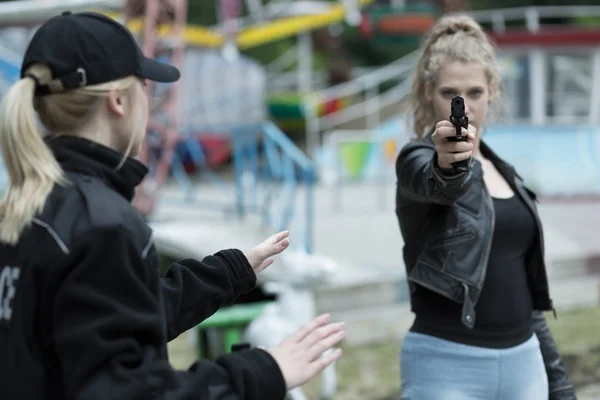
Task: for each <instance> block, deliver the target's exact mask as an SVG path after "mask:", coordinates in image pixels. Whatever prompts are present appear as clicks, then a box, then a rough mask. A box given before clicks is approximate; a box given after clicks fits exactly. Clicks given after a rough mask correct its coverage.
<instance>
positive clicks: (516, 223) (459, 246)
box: [396, 16, 575, 400]
mask: <svg viewBox="0 0 600 400" xmlns="http://www.w3.org/2000/svg"><path fill="white" fill-rule="evenodd" d="M500 94H501V78H500V75H499V72H498V69H497V66H496V57H495V52H494V48H493V46H492V44H491V43H490V41H489V39H488V37H487V36H486V34H485V33H484V32H483V30H482V28H481V27H480V26H479V25H478V24H477V23H476V22H475V21H474V20H473V19H471V18H470V17H467V16H446V17H443V18H441V19H440V20H439V21H438V23H437V24H436V25H435V26H434V27H433V28H432V30H431V32H430V34H429V36H428V38H427V40H426V41H425V43H424V46H423V48H422V50H421V55H420V58H419V61H418V65H417V69H416V75H415V79H414V84H413V95H414V109H413V118H414V130H415V134H416V136H417V139H416V140H414V141H413V142H411V143H409V144H408V145H406V146H405V147H404V148H403V149H402V151H401V152H400V154H399V156H398V159H397V163H396V173H397V178H398V180H397V196H396V214H397V217H398V221H399V224H400V229H401V232H402V235H403V238H404V241H405V247H404V261H405V265H406V269H407V277H408V281H409V286H410V293H411V306H412V311H413V312H414V313H415V315H416V318H415V321H414V324H413V325H412V327H411V329H410V332H408V333H407V335H406V337H405V339H404V341H403V343H402V348H401V361H400V363H401V374H402V377H401V382H402V384H401V386H402V388H401V389H402V398H403V399H418V400H438V399H444V400H453V399H457V400H458V399H460V400H468V399H473V400H475V399H477V400H488V399H489V400H548V399H551V400H567V399H569V400H571V399H575V392H574V388H573V385H572V384H571V382H570V381H569V377H568V374H567V371H566V370H565V366H564V364H563V361H562V359H561V356H560V354H559V351H558V349H557V347H556V344H555V342H554V339H553V337H552V335H551V333H550V331H549V329H548V326H547V324H546V320H545V316H544V314H543V312H544V311H554V308H553V305H552V300H551V298H550V292H549V289H548V279H547V274H546V267H545V264H544V240H543V235H542V225H541V222H540V218H539V215H538V212H537V210H536V205H535V201H536V198H535V195H534V194H533V193H532V192H531V191H529V190H528V189H527V188H526V187H525V186H524V185H523V182H522V180H521V178H520V177H519V175H518V174H517V172H516V171H515V169H514V168H513V167H512V166H511V165H510V164H508V163H507V162H505V161H503V160H502V159H501V158H500V157H498V156H497V155H496V154H495V153H494V152H493V150H492V149H491V148H490V147H488V146H487V145H486V144H485V143H484V142H483V141H482V140H481V132H482V130H483V129H484V128H485V124H486V117H487V116H488V114H490V113H491V111H493V108H496V109H497V108H498V106H499V102H500ZM456 96H460V97H462V98H463V99H464V110H465V116H466V117H467V118H468V121H469V125H468V126H467V128H464V127H461V129H462V131H460V132H461V134H462V135H463V136H464V137H466V138H467V140H466V141H456V140H455V138H456V135H457V130H456V127H455V126H454V125H453V124H452V123H451V122H450V121H449V117H450V112H451V111H450V110H451V107H450V104H451V101H452V99H455V98H456ZM461 161H463V162H465V161H466V164H465V165H466V168H463V169H462V170H459V169H457V168H454V167H456V166H457V164H456V163H458V162H461Z"/></svg>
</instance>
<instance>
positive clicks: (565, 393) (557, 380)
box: [532, 311, 577, 400]
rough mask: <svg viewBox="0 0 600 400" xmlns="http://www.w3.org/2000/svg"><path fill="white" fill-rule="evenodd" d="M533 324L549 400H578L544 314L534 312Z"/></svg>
mask: <svg viewBox="0 0 600 400" xmlns="http://www.w3.org/2000/svg"><path fill="white" fill-rule="evenodd" d="M532 322H533V329H534V331H535V334H536V336H537V337H538V340H539V342H540V348H541V351H542V357H543V358H544V365H545V367H546V375H547V376H548V386H549V392H550V396H549V400H576V399H577V397H576V396H575V387H574V385H573V384H572V383H571V381H570V380H569V375H568V373H567V369H566V367H565V364H564V362H563V360H562V357H561V356H560V354H559V352H558V348H557V347H556V343H555V342H554V338H553V337H552V333H551V332H550V329H549V328H548V323H547V322H546V317H545V316H544V313H543V312H541V311H534V312H533V314H532Z"/></svg>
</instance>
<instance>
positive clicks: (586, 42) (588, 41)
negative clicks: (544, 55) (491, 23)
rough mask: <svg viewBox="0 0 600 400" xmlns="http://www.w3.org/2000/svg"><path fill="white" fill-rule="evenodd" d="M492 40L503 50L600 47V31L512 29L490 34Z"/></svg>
mask: <svg viewBox="0 0 600 400" xmlns="http://www.w3.org/2000/svg"><path fill="white" fill-rule="evenodd" d="M490 37H491V38H492V40H493V41H494V42H495V43H496V44H497V45H498V46H501V47H503V48H506V47H528V48H529V47H531V46H540V47H557V46H598V45H600V29H597V28H595V29H594V28H575V27H559V28H547V27H542V28H541V29H540V31H539V32H530V31H527V30H524V29H510V30H509V31H507V32H504V33H493V32H492V33H490Z"/></svg>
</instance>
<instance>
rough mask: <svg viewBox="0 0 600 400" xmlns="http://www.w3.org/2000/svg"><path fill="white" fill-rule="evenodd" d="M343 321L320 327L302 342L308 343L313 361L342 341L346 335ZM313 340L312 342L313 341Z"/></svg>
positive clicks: (309, 354) (309, 353) (310, 357)
mask: <svg viewBox="0 0 600 400" xmlns="http://www.w3.org/2000/svg"><path fill="white" fill-rule="evenodd" d="M343 329H344V324H343V323H335V324H329V325H326V326H324V327H321V328H319V329H318V330H317V331H315V332H314V336H313V335H309V336H307V338H306V339H305V340H304V341H303V342H302V344H303V345H304V344H306V345H308V346H309V347H308V357H309V359H310V360H311V361H313V360H315V359H317V358H318V357H320V356H321V355H322V354H323V353H324V352H325V351H327V350H329V349H331V348H332V347H333V346H335V345H336V344H338V343H339V342H341V341H342V339H344V337H345V332H344V330H343ZM311 342H312V343H311Z"/></svg>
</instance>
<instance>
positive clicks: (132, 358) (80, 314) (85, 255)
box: [51, 228, 285, 400]
mask: <svg viewBox="0 0 600 400" xmlns="http://www.w3.org/2000/svg"><path fill="white" fill-rule="evenodd" d="M78 240H79V241H78V243H77V246H74V247H73V251H72V252H71V255H70V260H69V261H70V262H69V263H68V265H69V268H68V270H66V271H60V272H59V273H60V275H59V276H60V278H61V284H60V285H58V286H57V288H56V292H55V296H54V298H53V304H52V316H51V317H52V330H53V335H52V344H53V347H54V349H53V350H54V351H53V352H54V353H55V354H56V356H57V359H58V365H56V367H55V368H58V369H59V371H60V375H61V376H62V377H63V381H62V385H63V388H64V392H65V397H64V398H65V400H84V399H85V400H96V399H97V400H105V399H107V398H111V399H131V400H137V399H160V400H183V399H190V398H198V399H206V400H238V399H239V400H241V399H253V400H254V399H256V400H262V399H283V398H284V396H285V381H284V379H283V376H282V373H281V371H280V369H279V367H278V366H277V364H276V362H275V361H274V359H273V358H272V357H271V356H270V355H269V354H268V353H267V352H265V351H262V350H259V349H252V350H247V351H243V352H238V353H232V354H227V355H225V356H223V357H221V358H220V359H219V360H217V361H216V362H214V363H213V362H209V361H206V360H202V361H200V362H198V363H197V364H195V365H194V366H193V367H192V368H191V369H190V370H189V371H186V372H183V371H181V372H177V371H175V370H173V369H172V367H171V366H170V364H169V362H168V359H167V347H166V343H167V338H166V329H165V321H164V316H163V312H164V308H163V306H162V305H161V304H160V303H161V301H160V298H161V291H160V283H159V281H160V278H159V275H158V271H156V270H154V269H153V268H150V267H149V266H147V265H146V264H145V262H144V261H145V260H144V252H143V249H139V248H137V247H136V246H135V245H134V244H133V240H132V239H131V236H130V235H129V234H128V233H127V232H126V231H125V230H123V229H120V228H103V229H101V230H100V229H97V230H95V231H94V232H90V233H88V234H85V235H82V236H80V237H79V239H78Z"/></svg>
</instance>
